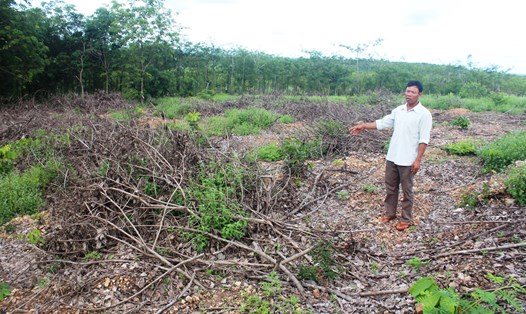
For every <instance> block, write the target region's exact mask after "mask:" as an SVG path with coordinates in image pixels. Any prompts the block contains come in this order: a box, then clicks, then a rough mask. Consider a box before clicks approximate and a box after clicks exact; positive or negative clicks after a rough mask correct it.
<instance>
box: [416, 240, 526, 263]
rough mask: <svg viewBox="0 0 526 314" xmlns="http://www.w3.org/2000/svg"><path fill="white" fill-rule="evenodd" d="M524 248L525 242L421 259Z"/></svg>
mask: <svg viewBox="0 0 526 314" xmlns="http://www.w3.org/2000/svg"><path fill="white" fill-rule="evenodd" d="M523 246H526V242H521V243H517V244H508V245H503V246H492V247H487V248H480V249H472V250H462V251H454V252H448V253H442V254H438V255H434V256H433V257H427V258H423V259H424V260H428V259H432V258H433V259H435V258H438V257H445V256H451V255H460V254H470V253H480V252H489V251H499V250H507V249H513V248H517V247H523Z"/></svg>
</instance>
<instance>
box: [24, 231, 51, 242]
mask: <svg viewBox="0 0 526 314" xmlns="http://www.w3.org/2000/svg"><path fill="white" fill-rule="evenodd" d="M25 238H26V241H27V242H28V243H29V244H32V245H35V246H39V245H44V244H45V243H46V240H45V239H44V238H43V237H42V233H41V232H40V230H39V229H38V228H34V229H33V230H31V231H30V232H29V233H28V234H27V235H26V237H25Z"/></svg>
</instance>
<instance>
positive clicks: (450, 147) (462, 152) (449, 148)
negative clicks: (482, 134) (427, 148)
mask: <svg viewBox="0 0 526 314" xmlns="http://www.w3.org/2000/svg"><path fill="white" fill-rule="evenodd" d="M480 146H482V144H481V143H480V141H475V140H473V139H463V140H460V141H458V142H455V143H450V144H446V145H444V146H443V147H442V149H443V150H445V151H446V152H448V153H450V154H453V155H458V156H467V155H475V154H476V153H477V149H478V148H479V147H480Z"/></svg>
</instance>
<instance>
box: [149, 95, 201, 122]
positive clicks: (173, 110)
mask: <svg viewBox="0 0 526 314" xmlns="http://www.w3.org/2000/svg"><path fill="white" fill-rule="evenodd" d="M157 102H158V104H157V106H155V114H156V115H158V116H159V115H161V114H163V115H164V116H165V117H166V118H168V119H175V118H177V117H179V116H184V115H186V114H188V113H189V112H192V111H194V109H195V108H194V106H193V105H192V104H190V103H187V102H182V101H181V100H180V99H179V98H175V97H166V98H160V99H158V101H157Z"/></svg>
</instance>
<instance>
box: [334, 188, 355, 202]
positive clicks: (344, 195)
mask: <svg viewBox="0 0 526 314" xmlns="http://www.w3.org/2000/svg"><path fill="white" fill-rule="evenodd" d="M336 197H337V198H338V199H339V200H348V199H349V198H350V197H351V195H350V194H349V191H346V190H343V191H338V192H336Z"/></svg>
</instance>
